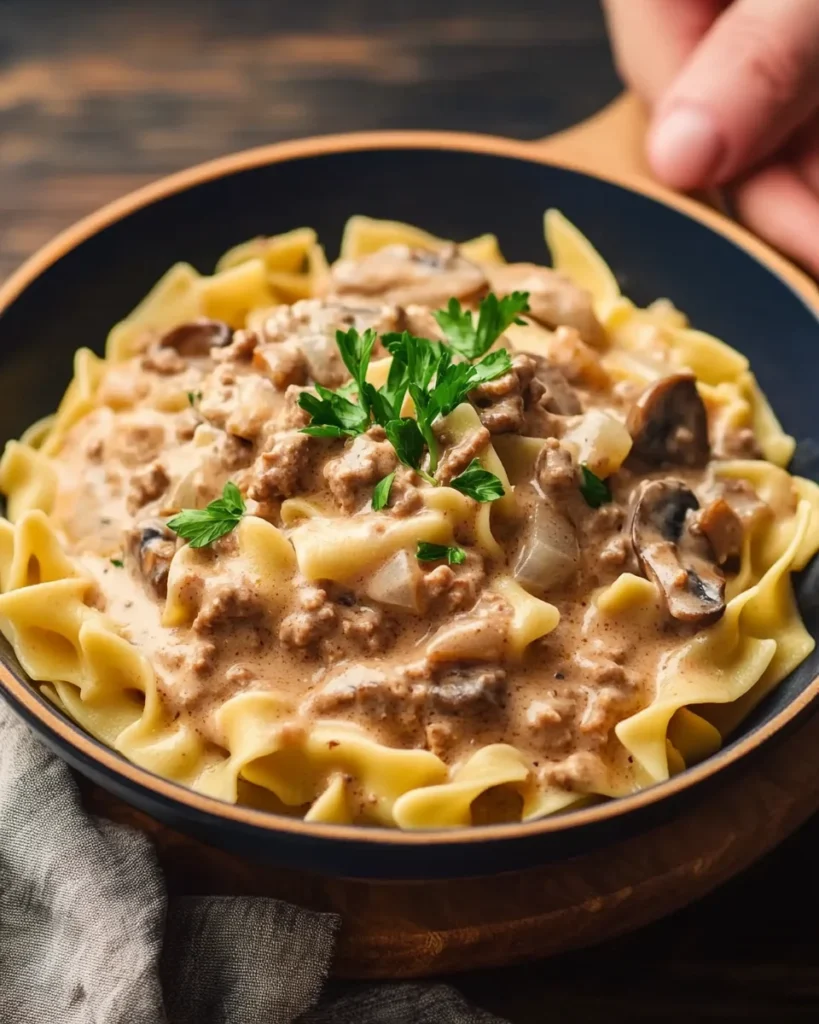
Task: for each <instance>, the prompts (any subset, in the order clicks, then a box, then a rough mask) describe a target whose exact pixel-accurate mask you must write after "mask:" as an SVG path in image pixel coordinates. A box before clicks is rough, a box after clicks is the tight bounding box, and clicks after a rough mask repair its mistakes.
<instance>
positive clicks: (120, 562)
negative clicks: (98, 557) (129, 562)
mask: <svg viewBox="0 0 819 1024" xmlns="http://www.w3.org/2000/svg"><path fill="white" fill-rule="evenodd" d="M108 561H109V562H110V563H111V565H113V566H116V568H117V569H121V568H122V567H123V565H125V562H123V560H122V559H121V558H109V559H108Z"/></svg>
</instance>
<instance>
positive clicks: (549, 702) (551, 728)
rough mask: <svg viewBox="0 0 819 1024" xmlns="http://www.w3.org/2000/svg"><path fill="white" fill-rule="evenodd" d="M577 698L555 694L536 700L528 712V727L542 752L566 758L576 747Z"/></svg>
mask: <svg viewBox="0 0 819 1024" xmlns="http://www.w3.org/2000/svg"><path fill="white" fill-rule="evenodd" d="M576 717H577V699H576V698H573V697H568V696H559V695H557V694H554V693H551V694H547V695H546V696H544V697H538V699H537V700H533V701H532V702H531V703H530V704H529V707H528V708H527V709H526V725H527V727H528V729H529V732H530V733H531V735H532V738H533V740H534V742H535V744H536V749H537V750H538V752H539V753H541V754H544V755H546V756H547V757H551V758H558V757H563V756H565V754H566V753H567V752H568V751H569V750H571V748H572V746H573V745H574V739H575V732H576V727H577V722H576Z"/></svg>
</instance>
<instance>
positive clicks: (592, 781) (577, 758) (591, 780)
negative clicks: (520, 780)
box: [538, 750, 608, 793]
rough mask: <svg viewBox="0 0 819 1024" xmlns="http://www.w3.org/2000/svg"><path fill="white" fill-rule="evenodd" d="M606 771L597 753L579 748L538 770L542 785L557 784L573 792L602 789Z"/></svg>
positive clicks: (588, 791) (591, 791)
mask: <svg viewBox="0 0 819 1024" xmlns="http://www.w3.org/2000/svg"><path fill="white" fill-rule="evenodd" d="M607 776H608V772H607V770H606V766H605V764H604V763H603V761H602V759H601V758H600V756H599V755H598V754H593V753H592V752H591V751H589V750H579V751H577V752H576V753H574V754H571V755H570V756H569V757H567V758H566V759H565V760H564V761H560V762H559V763H558V764H550V765H544V766H543V768H541V769H540V770H539V772H538V778H539V780H540V782H541V784H542V785H543V786H546V787H548V786H558V787H559V788H560V789H566V790H568V791H569V792H575V793H597V792H601V791H603V789H604V787H605V784H606V779H607Z"/></svg>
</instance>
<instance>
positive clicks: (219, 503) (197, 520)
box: [168, 480, 245, 548]
mask: <svg viewBox="0 0 819 1024" xmlns="http://www.w3.org/2000/svg"><path fill="white" fill-rule="evenodd" d="M244 514H245V503H244V499H243V498H242V495H241V493H240V492H239V488H238V487H237V486H236V484H234V483H232V482H231V481H230V480H228V482H227V483H226V484H225V486H224V488H223V490H222V497H221V498H217V499H216V500H215V501H212V502H211V503H210V504H209V505H208V506H206V507H205V508H186V509H183V510H182V511H181V512H179V513H178V514H177V515H175V516H174V517H173V518H172V519H169V520H168V529H170V530H173V532H174V533H176V534H178V535H179V536H180V537H182V538H183V540H186V541H187V542H188V543H189V544H190V546H191V547H192V548H206V547H207V546H208V544H212V543H213V542H214V541H215V540H219V538H220V537H224V536H225V535H226V534H228V533H230V531H231V530H234V529H235V528H236V527H237V526H238V525H239V522H240V521H241V519H242V516H243V515H244Z"/></svg>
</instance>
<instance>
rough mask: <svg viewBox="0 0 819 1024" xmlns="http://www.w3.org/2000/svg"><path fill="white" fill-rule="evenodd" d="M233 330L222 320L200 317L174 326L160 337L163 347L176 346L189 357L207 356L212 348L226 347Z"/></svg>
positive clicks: (180, 352)
mask: <svg viewBox="0 0 819 1024" xmlns="http://www.w3.org/2000/svg"><path fill="white" fill-rule="evenodd" d="M232 337H233V330H232V329H231V328H230V326H229V325H228V324H226V323H223V322H222V321H221V320H210V319H209V318H208V317H206V316H203V317H199V318H198V319H197V320H190V321H188V323H185V324H180V325H179V326H178V327H173V328H172V329H171V330H170V331H168V332H167V333H166V334H163V335H162V337H161V338H160V339H159V344H160V346H161V347H162V348H174V349H176V351H177V352H178V353H179V354H180V356H184V357H187V358H189V359H190V358H194V357H196V356H206V355H207V354H208V353H209V352H210V350H211V349H212V348H224V347H225V346H226V345H229V344H230V341H231V339H232Z"/></svg>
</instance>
